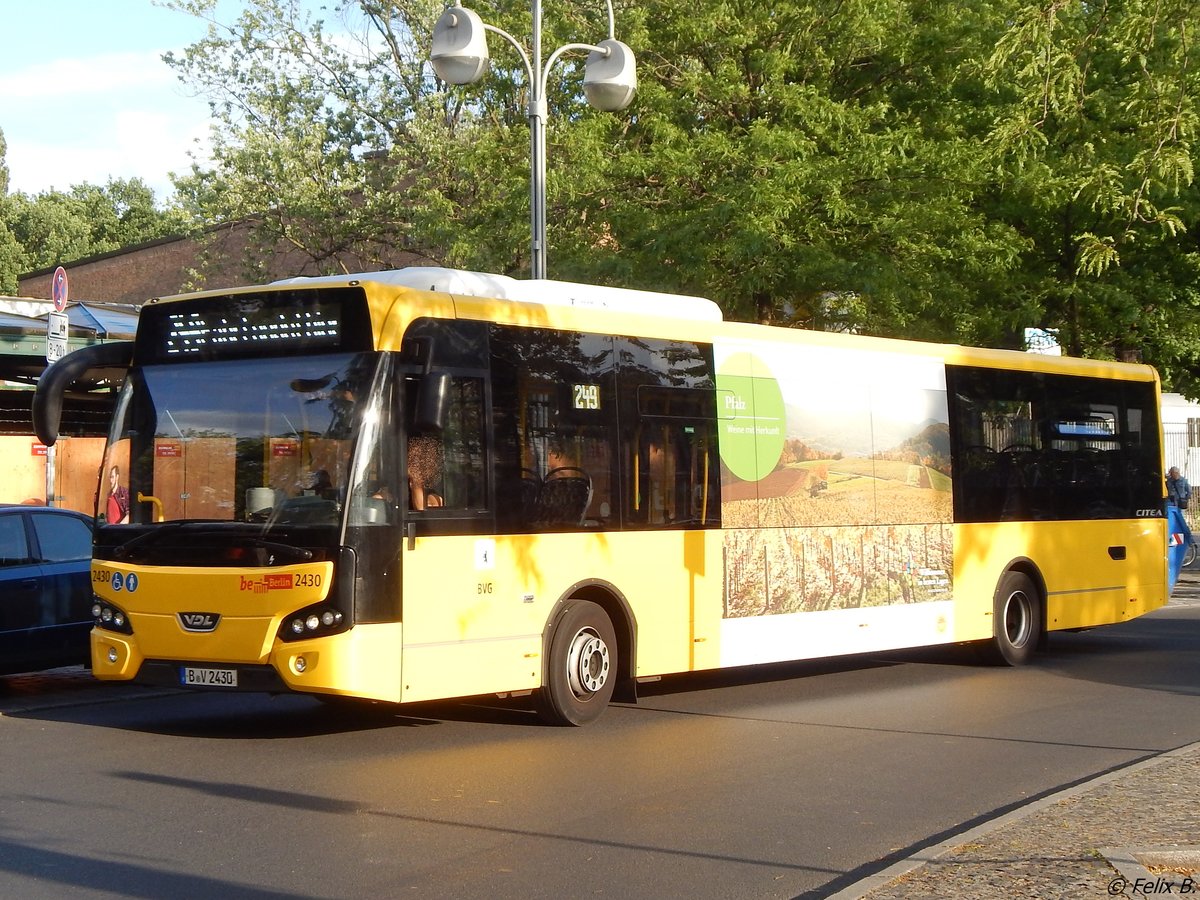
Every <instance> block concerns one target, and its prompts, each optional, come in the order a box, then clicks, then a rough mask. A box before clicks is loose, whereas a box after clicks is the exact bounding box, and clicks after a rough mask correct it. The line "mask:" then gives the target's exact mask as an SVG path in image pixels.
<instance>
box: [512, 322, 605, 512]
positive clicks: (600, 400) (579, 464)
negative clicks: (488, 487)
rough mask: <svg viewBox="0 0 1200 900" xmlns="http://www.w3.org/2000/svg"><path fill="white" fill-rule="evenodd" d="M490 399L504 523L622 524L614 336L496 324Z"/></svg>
mask: <svg viewBox="0 0 1200 900" xmlns="http://www.w3.org/2000/svg"><path fill="white" fill-rule="evenodd" d="M492 402H493V406H494V424H495V427H494V433H495V435H496V481H497V485H496V490H497V497H498V501H497V513H498V515H499V516H500V522H499V526H500V528H501V529H502V530H504V531H514V532H527V531H569V530H574V529H605V528H611V527H614V525H615V524H616V522H617V517H616V509H615V504H614V501H613V485H614V477H613V469H614V459H615V454H614V452H613V447H614V436H615V434H616V419H615V415H616V398H615V396H614V393H613V372H612V338H610V337H607V336H604V335H589V334H578V333H567V332H553V331H547V330H543V329H535V328H510V327H502V326H497V327H496V328H494V329H493V335H492Z"/></svg>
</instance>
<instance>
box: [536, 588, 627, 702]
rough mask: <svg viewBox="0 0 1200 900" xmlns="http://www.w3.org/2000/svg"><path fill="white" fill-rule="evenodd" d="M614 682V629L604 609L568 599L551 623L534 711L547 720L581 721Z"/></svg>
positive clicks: (604, 698)
mask: <svg viewBox="0 0 1200 900" xmlns="http://www.w3.org/2000/svg"><path fill="white" fill-rule="evenodd" d="M616 683H617V635H616V632H615V631H614V630H613V625H612V621H611V620H610V619H609V618H608V613H606V612H605V611H604V609H603V608H602V607H600V606H599V605H598V604H596V603H592V602H591V601H590V600H571V601H569V603H568V605H567V607H566V609H565V610H564V611H563V613H562V615H560V616H559V617H558V621H557V622H556V623H555V625H554V634H553V635H552V636H551V638H550V653H549V658H548V661H547V664H546V681H545V684H544V685H543V686H542V688H541V690H539V691H538V692H537V710H538V715H539V716H540V717H541V718H542V720H543V721H545V722H549V723H550V724H552V725H586V724H587V723H588V722H593V721H595V720H596V719H598V718H599V717H600V714H601V713H603V712H604V710H605V708H606V707H607V706H608V701H609V700H610V699H611V698H612V694H613V688H614V687H615V686H616Z"/></svg>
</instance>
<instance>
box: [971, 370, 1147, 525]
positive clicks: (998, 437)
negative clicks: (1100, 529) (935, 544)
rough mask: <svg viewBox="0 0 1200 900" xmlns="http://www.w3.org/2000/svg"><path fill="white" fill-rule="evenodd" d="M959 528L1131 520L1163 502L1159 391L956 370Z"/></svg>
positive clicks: (1110, 382)
mask: <svg viewBox="0 0 1200 900" xmlns="http://www.w3.org/2000/svg"><path fill="white" fill-rule="evenodd" d="M947 380H948V383H949V384H950V385H951V397H952V402H951V409H952V411H951V421H952V427H953V433H954V436H955V437H954V441H955V446H956V451H955V459H956V465H960V466H961V470H960V473H959V478H960V484H961V489H960V490H956V491H955V492H954V503H955V519H956V520H957V521H960V522H988V521H1021V520H1045V519H1060V520H1065V519H1093V518H1107V519H1112V518H1125V517H1129V516H1133V515H1135V514H1136V512H1135V511H1136V510H1139V509H1153V508H1157V507H1159V506H1161V499H1160V498H1159V494H1160V493H1161V490H1160V488H1159V486H1158V484H1157V479H1156V475H1155V473H1156V472H1157V470H1158V466H1157V462H1156V460H1157V457H1158V452H1159V450H1158V441H1157V437H1156V435H1154V434H1147V433H1144V432H1143V429H1142V424H1141V423H1142V422H1143V420H1145V421H1153V415H1154V405H1155V397H1154V388H1153V385H1152V384H1150V383H1148V382H1146V383H1142V382H1127V381H1113V380H1107V379H1099V378H1086V377H1078V376H1063V375H1047V374H1044V373H1036V372H1020V371H1011V370H996V369H983V368H979V369H968V368H960V367H947Z"/></svg>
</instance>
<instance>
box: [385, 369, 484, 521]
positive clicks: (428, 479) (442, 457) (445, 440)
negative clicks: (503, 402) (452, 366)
mask: <svg viewBox="0 0 1200 900" xmlns="http://www.w3.org/2000/svg"><path fill="white" fill-rule="evenodd" d="M418 383H419V376H411V377H409V378H408V379H407V383H406V391H405V394H406V399H407V403H408V405H407V410H408V413H407V421H408V428H407V429H406V431H407V435H408V441H407V448H406V457H405V474H406V478H405V481H406V484H407V495H408V496H407V504H408V508H409V510H411V511H412V512H417V513H425V514H430V515H435V514H438V513H442V514H446V515H450V514H454V515H456V516H461V514H463V513H468V514H471V515H478V514H480V513H483V512H485V511H486V510H487V508H488V501H487V477H486V464H485V446H484V434H483V380H482V379H481V378H477V377H463V376H454V377H452V378H451V379H450V391H449V397H448V401H447V408H446V416H445V427H444V428H443V429H442V431H441V432H437V431H433V430H429V429H420V428H418V427H417V426H416V425H415V424H414V423H413V421H412V414H413V406H414V404H415V399H416V396H417V387H418ZM439 530H444V529H439ZM469 530H474V529H469Z"/></svg>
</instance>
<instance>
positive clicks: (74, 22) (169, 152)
mask: <svg viewBox="0 0 1200 900" xmlns="http://www.w3.org/2000/svg"><path fill="white" fill-rule="evenodd" d="M0 30H2V31H3V32H4V33H5V34H6V35H7V36H8V37H7V39H6V40H5V41H4V52H3V53H0V131H3V132H4V138H5V141H6V142H7V144H8V150H7V152H6V154H5V161H6V164H7V166H8V171H9V190H10V191H23V192H25V193H28V194H36V193H40V192H42V191H47V190H51V189H57V190H67V189H69V188H70V187H71V186H72V185H75V184H80V183H82V182H85V181H86V182H90V183H92V184H98V185H103V184H105V183H107V182H108V180H109V179H110V178H135V177H136V178H141V179H142V180H144V181H145V182H146V183H147V184H148V185H150V187H151V188H153V189H154V193H155V197H156V198H157V199H158V201H159V202H160V203H162V202H164V201H165V200H166V199H167V198H168V197H169V196H170V194H171V193H172V187H171V181H170V178H169V175H168V173H169V172H172V171H174V172H178V173H181V174H182V173H185V172H187V171H189V170H190V168H191V160H190V159H189V157H188V152H189V151H192V152H199V153H200V158H201V159H202V160H203V159H204V158H205V150H204V148H205V147H206V146H207V144H206V137H207V134H208V125H209V114H208V104H207V102H206V101H205V100H204V99H203V98H200V97H197V96H195V95H194V93H193V92H191V91H190V90H189V88H188V87H187V86H186V85H184V84H182V83H181V82H180V81H179V80H178V78H177V77H176V75H175V72H174V71H173V70H172V69H170V68H168V66H167V65H166V64H165V63H164V62H163V61H162V59H161V57H162V55H163V53H165V52H167V51H168V50H182V49H183V48H184V47H185V46H187V45H188V44H190V43H192V42H194V41H196V40H197V39H199V38H200V37H202V36H203V35H204V33H205V30H206V25H205V24H204V23H203V22H201V21H200V20H198V19H195V18H192V17H191V16H188V15H185V14H184V13H179V12H174V11H172V10H169V9H164V8H162V7H160V6H155V5H154V4H153V3H152V2H151V0H0ZM18 36H19V37H18ZM197 142H199V143H197Z"/></svg>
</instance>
